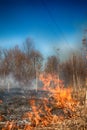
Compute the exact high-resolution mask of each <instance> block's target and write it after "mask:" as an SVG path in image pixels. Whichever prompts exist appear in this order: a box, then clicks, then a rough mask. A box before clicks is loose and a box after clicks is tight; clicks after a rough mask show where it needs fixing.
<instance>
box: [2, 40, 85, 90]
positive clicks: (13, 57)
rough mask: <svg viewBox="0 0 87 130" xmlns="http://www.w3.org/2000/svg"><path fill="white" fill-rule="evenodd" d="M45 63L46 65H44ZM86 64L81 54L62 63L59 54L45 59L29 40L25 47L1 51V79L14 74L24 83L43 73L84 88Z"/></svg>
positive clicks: (72, 55)
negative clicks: (56, 76)
mask: <svg viewBox="0 0 87 130" xmlns="http://www.w3.org/2000/svg"><path fill="white" fill-rule="evenodd" d="M43 62H45V64H44V65H43ZM85 68H86V64H85V61H84V58H83V56H82V54H81V53H79V54H77V53H73V54H71V55H70V57H69V58H68V59H67V60H66V61H64V62H60V58H59V56H58V55H57V54H55V55H52V56H49V57H47V59H46V61H44V57H43V55H42V54H41V52H40V51H38V50H36V49H35V48H34V44H33V43H32V41H31V40H30V39H27V40H26V41H25V43H24V44H23V47H22V48H20V47H19V46H15V47H13V48H11V49H0V77H5V76H8V75H9V74H12V75H13V76H14V77H15V78H16V80H18V81H22V82H24V83H27V82H29V81H30V80H33V79H35V78H36V76H37V74H38V75H39V74H40V73H42V72H43V71H44V72H45V73H50V74H55V75H58V76H59V78H60V79H62V80H63V81H64V83H65V85H66V86H68V85H72V86H73V87H75V88H76V87H77V88H80V87H83V86H85V84H86V76H87V75H86V71H85Z"/></svg>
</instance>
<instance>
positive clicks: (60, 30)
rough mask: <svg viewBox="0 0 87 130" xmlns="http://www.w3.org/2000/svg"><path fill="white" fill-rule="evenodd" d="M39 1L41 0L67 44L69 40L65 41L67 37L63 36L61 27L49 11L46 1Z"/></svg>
mask: <svg viewBox="0 0 87 130" xmlns="http://www.w3.org/2000/svg"><path fill="white" fill-rule="evenodd" d="M41 1H42V4H43V6H44V8H45V9H46V10H47V12H48V15H49V16H50V18H51V20H52V21H53V23H54V24H55V26H56V28H57V29H58V30H59V31H60V33H61V34H62V37H63V39H64V40H65V42H66V43H67V44H68V45H69V42H68V41H67V39H66V37H65V35H64V33H63V31H62V30H61V28H60V27H59V26H58V24H57V23H56V20H55V19H54V17H53V15H52V13H51V11H50V10H49V8H48V7H47V4H46V2H45V1H44V0H41Z"/></svg>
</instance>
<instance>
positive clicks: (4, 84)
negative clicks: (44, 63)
mask: <svg viewBox="0 0 87 130" xmlns="http://www.w3.org/2000/svg"><path fill="white" fill-rule="evenodd" d="M40 87H42V83H41V82H40V81H39V79H33V80H29V81H28V82H27V83H24V82H23V81H17V80H16V79H15V77H14V76H13V74H9V75H8V76H5V77H0V90H7V91H12V90H14V89H20V90H23V91H27V90H36V89H38V88H40Z"/></svg>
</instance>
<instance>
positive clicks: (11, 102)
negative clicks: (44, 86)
mask: <svg viewBox="0 0 87 130" xmlns="http://www.w3.org/2000/svg"><path fill="white" fill-rule="evenodd" d="M1 95H2V100H3V101H2V102H1V103H0V129H1V130H23V129H24V130H27V129H29V130H31V129H33V130H73V129H75V130H86V129H87V104H86V103H85V96H86V95H85V89H82V90H80V91H76V92H73V93H72V97H73V99H75V101H77V102H78V104H77V105H76V106H75V110H74V111H72V110H67V109H66V110H67V112H66V113H64V112H63V110H62V109H64V108H57V109H55V107H54V106H52V107H53V109H52V110H53V111H52V112H53V113H55V115H57V116H59V118H57V120H55V118H54V121H50V120H51V119H52V118H50V119H49V123H48V124H47V125H46V126H45V125H44V126H43V125H41V122H40V123H39V124H38V125H36V124H34V123H33V124H32V125H33V127H32V128H30V127H28V124H30V122H29V120H28V119H23V115H24V113H27V112H29V111H31V108H30V104H29V101H30V100H32V99H33V100H35V101H36V102H37V105H38V104H41V103H42V100H45V98H46V97H47V96H48V92H45V91H38V92H35V91H34V90H33V91H27V92H23V91H20V90H17V92H16V93H15V91H11V92H7V91H6V90H5V92H4V91H0V96H1ZM0 98H1V97H0ZM41 105H42V104H41ZM51 105H52V104H51ZM60 115H61V116H60ZM55 117H56V116H55ZM33 118H35V117H33ZM48 118H49V116H48ZM7 121H9V123H13V124H15V125H17V126H18V127H19V128H18V127H13V128H11V129H10V128H9V127H7V128H6V124H7ZM9 123H8V124H9ZM9 126H10V125H9ZM25 126H26V127H25Z"/></svg>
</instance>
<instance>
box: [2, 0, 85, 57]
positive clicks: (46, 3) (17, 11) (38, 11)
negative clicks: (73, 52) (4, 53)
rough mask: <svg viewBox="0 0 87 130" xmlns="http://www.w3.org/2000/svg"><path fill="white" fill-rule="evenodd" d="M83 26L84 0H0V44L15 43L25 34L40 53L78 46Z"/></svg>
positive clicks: (62, 51) (12, 44)
mask: <svg viewBox="0 0 87 130" xmlns="http://www.w3.org/2000/svg"><path fill="white" fill-rule="evenodd" d="M86 26H87V0H0V46H1V47H4V48H10V47H13V46H15V45H16V44H18V45H19V46H21V45H22V43H23V42H24V41H25V39H26V38H27V37H30V38H31V39H33V41H34V43H35V46H36V48H37V49H39V50H40V51H41V52H42V53H43V54H44V55H49V54H51V53H52V52H53V50H55V48H56V47H57V48H60V50H61V53H62V54H63V55H64V53H65V52H67V51H69V50H70V49H74V48H76V47H77V46H79V45H80V43H81V40H82V35H83V30H84V29H85V28H86Z"/></svg>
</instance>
